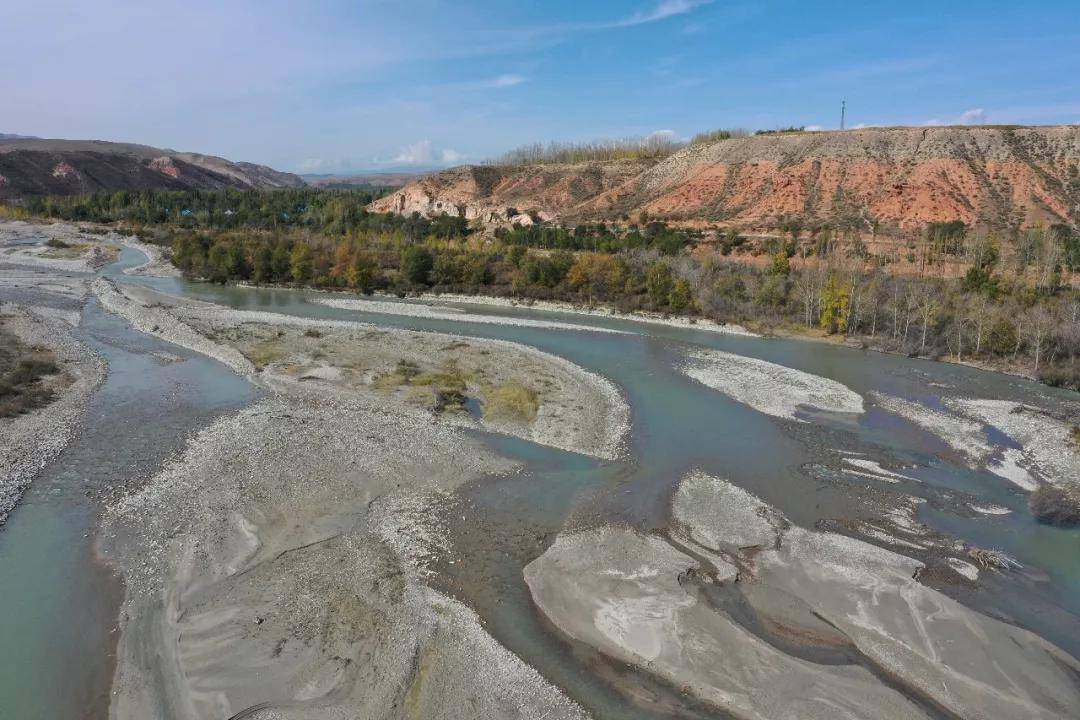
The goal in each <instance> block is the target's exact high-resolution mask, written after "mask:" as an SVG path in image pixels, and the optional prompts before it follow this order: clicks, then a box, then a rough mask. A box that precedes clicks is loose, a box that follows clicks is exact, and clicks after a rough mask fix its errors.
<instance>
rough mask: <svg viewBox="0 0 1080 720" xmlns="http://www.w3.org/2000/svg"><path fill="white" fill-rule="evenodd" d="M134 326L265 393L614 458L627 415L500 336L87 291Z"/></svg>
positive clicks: (558, 364) (596, 379)
mask: <svg viewBox="0 0 1080 720" xmlns="http://www.w3.org/2000/svg"><path fill="white" fill-rule="evenodd" d="M94 289H95V292H97V294H98V296H99V298H100V299H101V301H102V303H103V304H104V305H105V306H106V307H107V308H109V309H110V310H112V311H114V312H118V313H119V314H121V315H123V316H124V317H126V318H127V319H128V320H129V321H130V322H132V323H133V324H134V325H135V326H136V327H138V328H139V329H140V330H143V331H145V332H151V333H154V334H157V335H159V336H161V337H162V338H164V339H166V340H170V341H172V342H176V343H178V344H181V345H184V346H186V347H189V348H191V349H194V350H197V351H199V352H203V353H205V354H207V355H210V356H211V357H215V358H217V359H219V360H221V361H222V362H225V363H226V364H228V365H229V366H230V367H232V368H233V369H235V370H237V371H238V372H241V373H242V374H246V375H249V376H252V377H254V378H257V379H258V380H259V381H260V382H264V383H266V384H269V385H270V386H272V387H277V388H281V387H283V386H284V385H289V386H293V387H294V388H295V390H296V391H298V392H310V393H315V394H331V395H336V396H340V397H342V398H345V397H352V396H355V397H362V398H364V399H365V400H368V401H372V402H377V403H380V404H384V405H386V406H388V407H402V408H416V409H423V410H426V411H428V412H430V413H431V414H432V416H433V417H437V418H439V419H440V420H441V421H443V422H446V423H447V424H451V425H456V426H471V427H479V428H483V429H486V430H492V431H496V432H502V433H507V434H511V435H516V436H519V437H523V438H526V439H529V440H532V441H534V442H538V443H541V444H544V445H550V446H552V447H557V448H560V449H564V450H570V451H572V452H580V453H583V454H586V455H592V456H594V457H599V458H603V459H614V458H615V457H617V456H618V455H619V454H620V453H621V452H622V442H623V436H624V435H625V433H626V429H627V427H628V424H629V408H628V407H627V405H626V402H625V400H624V399H623V398H622V396H621V394H620V393H619V391H618V389H617V388H616V387H615V386H614V385H613V384H612V383H611V382H610V381H608V380H606V379H605V378H602V377H600V376H598V375H596V374H594V373H590V372H587V371H585V370H583V369H582V368H580V367H578V366H576V365H574V364H573V363H570V362H568V361H566V360H563V359H562V358H559V357H557V356H554V355H550V354H547V353H543V352H540V351H538V350H535V349H533V348H529V347H526V346H524V345H519V344H516V343H510V342H505V341H499V340H481V339H474V338H465V337H458V336H454V335H444V334H438V333H424V332H414V331H407V330H391V329H385V328H378V327H375V326H373V325H367V324H362V323H352V322H340V321H327V320H307V319H303V318H295V317H290V316H285V315H277V314H272V313H261V312H249V311H237V310H230V309H227V308H223V307H217V306H213V305H209V304H207V303H200V302H193V301H178V300H177V299H175V298H169V297H168V296H165V295H161V294H158V293H154V292H152V291H149V290H146V289H143V288H127V287H125V288H117V286H116V285H115V284H113V283H111V282H109V281H107V280H98V281H96V282H95V285H94Z"/></svg>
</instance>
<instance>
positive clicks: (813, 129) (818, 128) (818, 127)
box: [803, 125, 825, 132]
mask: <svg viewBox="0 0 1080 720" xmlns="http://www.w3.org/2000/svg"><path fill="white" fill-rule="evenodd" d="M824 129H825V128H824V127H822V126H821V125H807V126H806V127H804V128H803V130H806V131H807V132H821V131H822V130H824Z"/></svg>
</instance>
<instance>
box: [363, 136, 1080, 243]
mask: <svg viewBox="0 0 1080 720" xmlns="http://www.w3.org/2000/svg"><path fill="white" fill-rule="evenodd" d="M372 207H373V209H375V210H380V211H384V212H398V213H412V212H419V213H421V214H423V215H437V214H441V213H448V214H451V215H462V216H465V217H468V218H470V219H479V220H480V221H482V222H492V221H494V222H506V221H507V220H508V219H509V218H510V217H517V218H527V217H530V216H533V215H536V216H539V217H542V218H545V219H555V220H559V221H566V222H582V221H598V220H599V221H614V222H619V221H626V220H631V219H632V220H634V221H637V220H639V219H640V218H641V217H642V216H643V215H644V216H647V217H648V218H653V219H657V220H665V221H669V222H683V223H688V224H692V225H694V224H696V225H733V226H740V227H744V228H771V227H778V226H780V225H782V224H783V223H785V222H787V221H790V220H792V219H797V220H799V221H801V222H803V223H836V224H845V225H848V226H854V227H861V226H864V225H865V226H866V227H868V228H869V227H871V226H873V225H874V224H875V223H887V224H892V225H895V226H900V227H908V228H918V227H921V226H923V225H925V224H927V223H931V222H937V221H951V220H962V221H963V222H965V223H967V224H969V225H973V226H981V227H986V228H991V229H1011V228H1018V227H1030V226H1033V225H1036V224H1050V223H1057V222H1063V223H1068V224H1072V225H1074V226H1075V225H1077V224H1080V126H1076V125H1069V126H1053V127H1014V126H1009V127H1005V126H1000V127H994V126H977V127H971V126H964V127H899V128H869V129H863V130H848V131H833V132H790V133H771V134H764V135H755V136H751V137H736V138H730V139H726V140H717V141H713V142H704V143H699V144H693V145H690V146H688V147H686V148H684V149H682V150H679V151H678V152H676V153H674V154H673V155H670V156H669V157H666V158H663V159H658V160H619V161H607V162H599V161H597V162H582V163H575V164H532V165H529V164H526V165H512V166H463V167H458V168H452V169H450V170H446V171H443V172H438V173H433V174H431V175H428V176H425V177H422V178H420V179H418V180H416V181H414V182H412V183H410V184H409V185H407V186H405V187H403V188H402V189H401V190H399V191H397V192H395V193H392V194H390V195H388V196H386V197H384V198H382V199H380V200H378V201H376V202H375V203H373V206H372Z"/></svg>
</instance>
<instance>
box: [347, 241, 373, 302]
mask: <svg viewBox="0 0 1080 720" xmlns="http://www.w3.org/2000/svg"><path fill="white" fill-rule="evenodd" d="M377 272H378V265H376V263H375V259H374V258H372V257H371V255H369V254H368V253H365V252H362V251H359V250H358V251H356V252H355V253H353V256H352V259H351V260H350V261H349V266H348V268H346V270H345V284H346V285H348V286H349V287H350V288H352V289H354V290H359V291H360V292H362V293H364V294H365V295H370V294H371V292H372V291H373V290H374V289H375V277H376V274H377Z"/></svg>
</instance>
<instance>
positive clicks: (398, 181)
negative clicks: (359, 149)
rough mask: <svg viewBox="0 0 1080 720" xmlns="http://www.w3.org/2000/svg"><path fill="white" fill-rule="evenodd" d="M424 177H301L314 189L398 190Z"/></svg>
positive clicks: (398, 174)
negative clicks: (362, 187) (384, 188)
mask: <svg viewBox="0 0 1080 720" xmlns="http://www.w3.org/2000/svg"><path fill="white" fill-rule="evenodd" d="M423 175H424V172H423V171H417V172H398V171H392V172H391V171H388V172H373V173H357V174H355V175H348V174H340V175H333V174H326V175H301V176H300V177H302V178H303V179H304V182H306V183H307V184H308V185H312V186H314V187H326V188H349V187H357V186H366V187H390V188H399V187H405V186H406V185H408V184H409V183H411V182H413V181H414V180H417V179H419V178H420V177H422V176H423Z"/></svg>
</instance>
